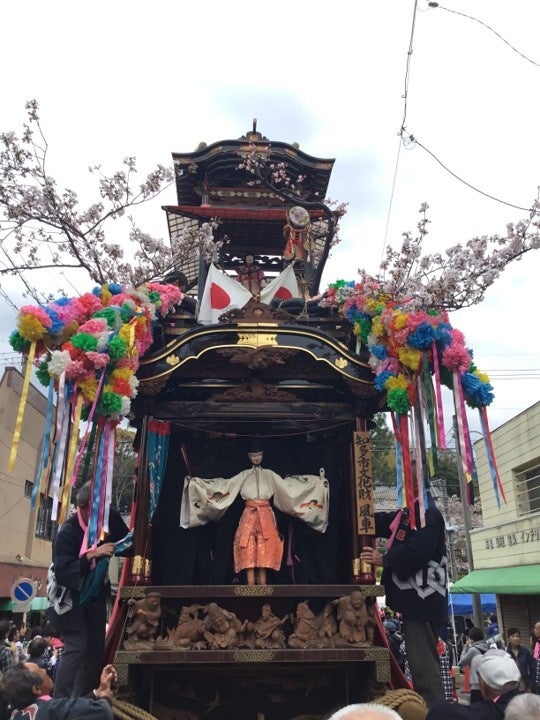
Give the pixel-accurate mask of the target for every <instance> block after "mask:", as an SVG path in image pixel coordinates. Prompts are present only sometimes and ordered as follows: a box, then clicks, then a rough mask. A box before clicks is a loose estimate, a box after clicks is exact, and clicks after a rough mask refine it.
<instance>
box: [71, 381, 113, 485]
mask: <svg viewBox="0 0 540 720" xmlns="http://www.w3.org/2000/svg"><path fill="white" fill-rule="evenodd" d="M104 380H105V373H104V372H102V373H101V377H100V378H99V383H98V387H97V390H96V395H95V397H94V402H93V403H92V407H91V408H90V412H89V413H88V420H87V421H86V423H87V424H86V432H85V433H84V437H83V439H82V442H81V446H80V448H79V452H78V453H77V460H76V462H75V467H74V468H73V473H72V476H71V484H72V485H74V484H75V482H76V480H77V474H78V472H79V465H80V464H81V460H82V458H83V456H84V449H85V447H86V441H87V440H88V435H89V433H90V432H91V433H92V435H94V434H95V431H96V425H94V423H93V422H92V420H93V419H94V413H95V411H96V407H97V404H98V401H99V399H100V397H101V391H102V389H103V382H104Z"/></svg>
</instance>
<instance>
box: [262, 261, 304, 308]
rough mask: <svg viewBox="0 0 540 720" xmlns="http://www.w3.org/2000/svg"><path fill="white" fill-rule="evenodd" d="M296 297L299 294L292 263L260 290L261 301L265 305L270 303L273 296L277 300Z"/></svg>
mask: <svg viewBox="0 0 540 720" xmlns="http://www.w3.org/2000/svg"><path fill="white" fill-rule="evenodd" d="M297 297H300V294H299V292H298V284H297V282H296V275H295V274H294V270H293V266H292V263H291V264H290V265H287V267H286V268H285V270H284V271H283V272H282V273H280V274H279V275H278V276H277V277H276V278H274V279H273V280H272V282H271V283H269V284H268V285H266V287H265V288H264V290H262V292H261V302H263V303H266V304H267V305H270V303H271V302H272V300H273V299H274V298H276V299H277V300H290V299H291V298H297Z"/></svg>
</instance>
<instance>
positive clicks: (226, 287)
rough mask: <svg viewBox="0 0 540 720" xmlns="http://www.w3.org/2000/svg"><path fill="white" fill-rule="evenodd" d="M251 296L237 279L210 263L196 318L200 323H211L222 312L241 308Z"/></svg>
mask: <svg viewBox="0 0 540 720" xmlns="http://www.w3.org/2000/svg"><path fill="white" fill-rule="evenodd" d="M252 297H253V296H252V294H251V293H250V292H249V290H246V288H245V287H244V286H243V285H241V284H240V283H239V282H238V280H234V279H233V278H232V277H230V276H229V275H227V274H226V273H224V272H222V271H221V270H218V268H217V267H216V266H215V265H214V264H212V265H210V268H209V269H208V275H207V277H206V285H205V286H204V292H203V296H202V299H201V302H200V305H199V315H198V317H197V319H198V321H199V322H200V323H201V324H202V325H213V324H215V323H217V322H218V318H219V316H220V315H222V314H223V313H224V312H227V311H229V310H235V309H236V308H243V307H244V305H245V304H246V303H247V302H248V301H249V300H251V298H252Z"/></svg>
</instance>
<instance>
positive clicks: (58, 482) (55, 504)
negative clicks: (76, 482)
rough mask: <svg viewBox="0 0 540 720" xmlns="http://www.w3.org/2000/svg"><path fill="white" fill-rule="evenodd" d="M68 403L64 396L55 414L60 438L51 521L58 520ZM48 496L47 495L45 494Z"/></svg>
mask: <svg viewBox="0 0 540 720" xmlns="http://www.w3.org/2000/svg"><path fill="white" fill-rule="evenodd" d="M69 405H70V401H69V400H68V399H67V396H66V395H64V406H63V407H61V408H60V407H58V408H57V413H59V414H61V416H62V422H61V429H60V436H59V437H58V439H57V443H56V449H55V454H54V471H53V478H52V492H53V505H52V511H51V520H57V519H58V504H59V502H60V485H61V482H62V477H63V476H64V474H65V473H64V471H65V467H64V460H65V456H66V447H67V444H68V435H69V426H70V422H71V418H70V413H69ZM47 494H48V493H47Z"/></svg>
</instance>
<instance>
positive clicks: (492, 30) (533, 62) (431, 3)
mask: <svg viewBox="0 0 540 720" xmlns="http://www.w3.org/2000/svg"><path fill="white" fill-rule="evenodd" d="M428 6H429V7H430V8H440V9H441V10H446V12H449V13H453V14H454V15H461V17H464V18H468V19H469V20H473V21H474V22H477V23H478V24H479V25H483V27H485V28H486V29H487V30H489V31H490V32H492V33H493V34H494V35H496V36H497V37H498V38H499V39H500V40H502V41H503V43H504V44H505V45H508V47H509V48H510V49H511V50H513V51H514V52H515V53H517V54H518V55H519V56H520V57H522V58H523V59H524V60H526V61H527V62H530V63H531V65H535V66H536V67H540V63H537V62H536V61H535V60H531V58H530V57H527V55H524V54H523V53H522V52H521V50H518V49H517V48H516V47H514V45H512V44H511V43H509V42H508V40H506V39H505V38H504V37H503V36H502V35H501V34H500V33H498V32H497V31H496V30H495V29H494V28H492V27H491V25H488V24H487V23H485V22H484V21H483V20H480V19H479V18H477V17H473V16H472V15H467V13H463V12H459V10H451V9H450V8H447V7H444V6H443V5H439V3H437V2H429V3H428Z"/></svg>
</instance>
